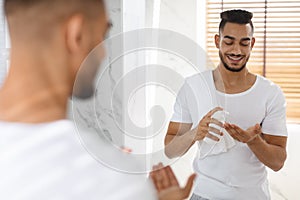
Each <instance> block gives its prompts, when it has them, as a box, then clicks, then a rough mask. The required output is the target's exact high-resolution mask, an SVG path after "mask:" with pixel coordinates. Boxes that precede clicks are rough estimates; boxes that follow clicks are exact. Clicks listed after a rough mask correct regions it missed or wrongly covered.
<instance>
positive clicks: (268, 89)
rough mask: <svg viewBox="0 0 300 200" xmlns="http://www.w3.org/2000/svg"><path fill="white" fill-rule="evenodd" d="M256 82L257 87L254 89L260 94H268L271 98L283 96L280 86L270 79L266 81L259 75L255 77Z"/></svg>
mask: <svg viewBox="0 0 300 200" xmlns="http://www.w3.org/2000/svg"><path fill="white" fill-rule="evenodd" d="M257 82H258V85H257V86H258V87H256V88H257V89H258V90H260V91H261V92H264V93H265V94H270V95H272V96H273V95H274V96H277V95H283V91H282V89H281V88H280V86H279V85H277V84H276V83H274V82H273V81H271V80H270V79H267V78H265V77H263V76H261V75H257Z"/></svg>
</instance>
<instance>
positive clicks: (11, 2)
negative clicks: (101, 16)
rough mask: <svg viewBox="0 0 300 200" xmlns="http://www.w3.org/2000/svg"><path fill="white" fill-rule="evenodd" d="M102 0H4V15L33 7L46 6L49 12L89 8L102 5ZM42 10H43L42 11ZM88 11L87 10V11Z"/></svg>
mask: <svg viewBox="0 0 300 200" xmlns="http://www.w3.org/2000/svg"><path fill="white" fill-rule="evenodd" d="M103 1H104V0H4V11H5V14H6V15H11V14H14V13H15V12H17V11H21V10H27V9H31V8H34V7H40V8H41V7H44V8H47V10H48V11H49V12H51V11H52V12H55V9H57V8H58V6H60V7H65V6H67V8H69V10H70V8H73V9H74V10H76V9H77V10H78V8H80V9H81V10H83V9H89V10H90V9H91V7H92V6H93V5H95V4H98V5H101V6H102V7H104V2H103ZM42 12H43V11H42ZM87 13H89V12H87Z"/></svg>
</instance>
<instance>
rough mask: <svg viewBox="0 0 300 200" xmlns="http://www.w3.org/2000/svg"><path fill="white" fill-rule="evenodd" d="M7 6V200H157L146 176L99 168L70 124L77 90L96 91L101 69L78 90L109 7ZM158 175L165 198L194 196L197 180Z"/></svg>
mask: <svg viewBox="0 0 300 200" xmlns="http://www.w3.org/2000/svg"><path fill="white" fill-rule="evenodd" d="M4 7H5V13H6V17H7V20H8V26H9V30H10V36H11V54H10V58H11V59H10V71H9V74H8V77H7V79H6V81H5V83H4V85H3V88H2V89H1V90H0V120H1V122H0V177H1V178H0V199H6V200H12V199H16V200H17V199H20V200H41V199H44V200H46V199H49V200H50V199H51V200H52V199H53V200H54V199H62V200H68V199H72V200H74V199H75V200H76V199H78V200H82V199H87V200H92V199H105V200H115V199H157V195H156V192H155V190H153V189H152V188H153V186H152V184H151V183H149V182H146V181H145V180H144V179H143V178H141V177H140V176H138V175H133V174H126V173H121V172H117V171H115V170H112V169H110V168H109V167H106V166H105V163H99V162H97V161H96V160H95V159H94V158H93V157H92V156H91V155H90V154H89V153H88V152H87V151H86V150H85V149H84V148H83V146H82V145H81V143H80V141H79V139H78V137H77V136H76V128H75V126H74V124H73V123H72V122H70V121H68V120H66V119H65V118H66V107H67V100H68V97H69V96H70V95H72V91H73V89H74V95H76V96H77V97H83V98H87V97H89V96H91V95H92V92H93V85H92V83H93V78H94V74H95V73H96V71H97V66H98V65H97V64H96V65H89V66H85V67H87V68H85V69H81V70H82V72H81V73H80V75H79V76H78V77H77V81H79V82H81V84H79V83H78V84H76V87H74V88H73V84H74V81H75V77H76V75H77V72H78V71H79V67H80V65H81V63H82V62H83V60H84V59H85V58H86V56H87V55H88V54H89V52H91V50H92V49H93V48H94V47H95V46H97V44H99V43H101V42H102V41H103V39H104V36H105V34H106V32H107V31H108V29H109V23H108V21H107V18H106V13H105V8H104V4H103V1H102V0H84V1H83V0H31V1H23V0H5V1H4ZM103 54H104V53H103V50H101V49H100V51H99V56H100V58H101V56H103ZM97 59H98V58H97ZM97 59H96V60H94V61H95V62H96V63H97V62H98V61H97ZM94 61H93V62H94ZM99 145H103V146H102V148H103V153H105V154H109V156H110V157H112V158H114V159H117V160H119V161H120V162H129V163H130V162H132V165H134V164H135V163H134V161H133V160H132V159H131V157H130V155H127V154H125V153H123V154H122V153H120V152H116V151H115V150H113V148H112V147H110V146H107V145H106V144H104V143H103V144H99ZM159 168H160V169H157V168H156V169H157V170H156V171H155V172H152V174H151V177H152V178H153V180H154V184H155V187H156V188H157V189H158V192H159V194H158V197H159V199H162V200H167V199H169V198H170V197H173V199H183V198H185V197H187V196H188V194H189V191H190V189H191V187H192V181H193V178H194V176H191V178H190V179H189V181H188V184H187V186H186V187H185V188H180V187H179V185H178V183H177V181H176V178H175V177H174V174H173V172H172V170H171V169H170V168H169V167H167V168H162V166H161V165H160V166H159Z"/></svg>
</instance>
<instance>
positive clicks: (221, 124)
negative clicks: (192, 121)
mask: <svg viewBox="0 0 300 200" xmlns="http://www.w3.org/2000/svg"><path fill="white" fill-rule="evenodd" d="M210 124H215V125H217V126H219V127H223V126H224V124H223V123H222V122H220V121H219V120H217V119H215V118H211V119H210Z"/></svg>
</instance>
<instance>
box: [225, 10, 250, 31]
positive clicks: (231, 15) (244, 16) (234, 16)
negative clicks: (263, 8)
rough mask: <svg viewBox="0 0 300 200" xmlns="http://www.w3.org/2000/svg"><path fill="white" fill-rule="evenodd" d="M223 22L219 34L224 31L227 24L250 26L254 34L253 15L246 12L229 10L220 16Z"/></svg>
mask: <svg viewBox="0 0 300 200" xmlns="http://www.w3.org/2000/svg"><path fill="white" fill-rule="evenodd" d="M220 17H221V19H222V20H221V22H220V25H219V32H221V31H223V29H224V27H225V25H226V23H227V22H231V23H236V24H250V26H251V28H252V33H253V32H254V26H253V23H252V17H253V14H252V13H251V12H248V11H246V10H240V9H238V10H227V11H224V12H222V13H221V14H220Z"/></svg>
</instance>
